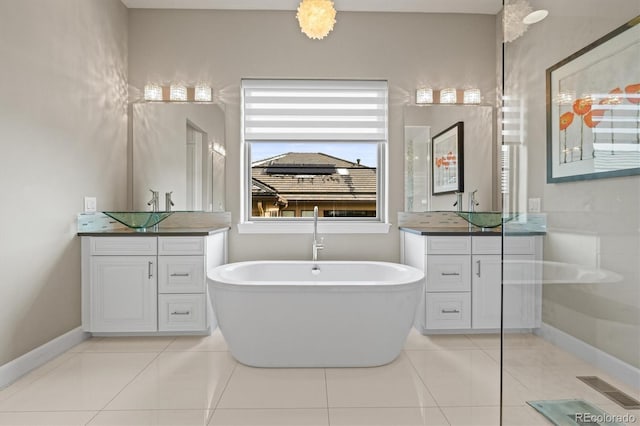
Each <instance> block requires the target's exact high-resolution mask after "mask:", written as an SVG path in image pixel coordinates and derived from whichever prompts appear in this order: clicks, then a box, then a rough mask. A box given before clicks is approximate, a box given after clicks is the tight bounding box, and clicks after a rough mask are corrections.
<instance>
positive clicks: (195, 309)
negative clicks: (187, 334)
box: [158, 294, 206, 331]
mask: <svg viewBox="0 0 640 426" xmlns="http://www.w3.org/2000/svg"><path fill="white" fill-rule="evenodd" d="M205 297H206V295H205V294H160V295H158V330H159V331H197V330H204V329H205V328H206V304H205Z"/></svg>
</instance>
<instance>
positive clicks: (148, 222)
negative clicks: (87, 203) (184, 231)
mask: <svg viewBox="0 0 640 426" xmlns="http://www.w3.org/2000/svg"><path fill="white" fill-rule="evenodd" d="M102 213H104V214H106V215H107V216H109V217H110V218H113V219H115V220H117V221H118V222H120V223H121V224H123V225H125V226H128V227H129V228H132V229H135V230H136V231H145V230H146V229H147V228H149V227H151V226H154V225H157V224H159V223H160V222H162V221H163V220H165V219H166V218H168V217H169V216H171V215H172V214H173V212H102Z"/></svg>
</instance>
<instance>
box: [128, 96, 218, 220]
mask: <svg viewBox="0 0 640 426" xmlns="http://www.w3.org/2000/svg"><path fill="white" fill-rule="evenodd" d="M224 146H225V144H224V112H223V111H222V109H221V108H220V106H219V105H215V104H193V103H175V104H172V103H139V104H134V105H133V150H132V156H133V166H132V168H133V173H132V176H133V209H134V210H143V211H144V210H150V207H149V206H148V205H147V202H148V201H149V200H150V199H151V192H150V190H154V191H158V192H159V198H160V210H166V209H167V208H166V206H165V194H166V193H168V192H171V199H172V201H173V203H174V205H173V206H172V207H171V210H189V211H224V208H225V181H224V173H225V172H224V169H225V149H224Z"/></svg>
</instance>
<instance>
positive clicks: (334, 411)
mask: <svg viewBox="0 0 640 426" xmlns="http://www.w3.org/2000/svg"><path fill="white" fill-rule="evenodd" d="M329 419H330V420H331V426H449V422H448V421H447V419H446V418H445V417H444V415H443V414H442V412H441V411H440V409H439V408H435V407H413V408H330V409H329Z"/></svg>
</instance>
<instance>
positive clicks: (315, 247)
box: [311, 206, 324, 262]
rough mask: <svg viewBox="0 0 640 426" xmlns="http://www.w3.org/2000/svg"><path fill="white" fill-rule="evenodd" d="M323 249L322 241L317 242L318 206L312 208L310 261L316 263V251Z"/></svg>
mask: <svg viewBox="0 0 640 426" xmlns="http://www.w3.org/2000/svg"><path fill="white" fill-rule="evenodd" d="M322 249H324V244H322V239H321V240H320V242H318V206H313V246H312V255H311V256H312V257H311V260H313V261H314V262H317V261H318V251H319V250H322Z"/></svg>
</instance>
